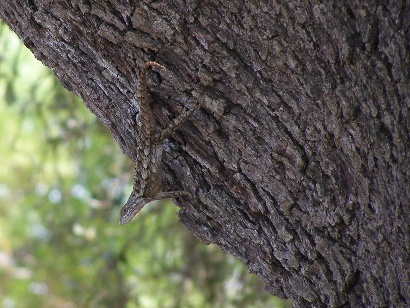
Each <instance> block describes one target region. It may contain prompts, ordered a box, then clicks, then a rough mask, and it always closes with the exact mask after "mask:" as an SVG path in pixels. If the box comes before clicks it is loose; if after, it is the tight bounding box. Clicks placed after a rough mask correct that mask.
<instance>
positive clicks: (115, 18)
mask: <svg viewBox="0 0 410 308" xmlns="http://www.w3.org/2000/svg"><path fill="white" fill-rule="evenodd" d="M0 17H1V18H2V19H3V20H4V21H5V22H7V23H8V24H9V26H10V27H11V28H12V29H13V30H14V31H15V32H16V33H17V34H18V35H19V36H20V38H21V39H22V40H23V41H24V43H25V44H26V46H27V47H29V48H30V49H31V50H32V52H33V53H34V54H35V55H36V57H37V58H38V59H40V60H41V61H42V62H43V63H44V64H46V65H47V66H49V67H51V68H52V69H53V70H54V72H55V74H56V75H57V76H58V77H59V79H60V80H61V81H62V83H63V84H64V86H65V87H67V88H68V89H70V90H72V91H73V92H75V93H76V94H78V95H79V96H81V97H82V98H83V99H84V103H85V104H86V105H87V107H88V108H89V109H90V110H91V111H92V112H93V113H94V114H95V115H96V116H97V117H98V119H99V120H100V121H101V122H102V123H104V125H105V126H107V127H108V128H109V129H110V131H111V133H112V135H113V137H114V138H115V140H116V141H117V142H118V144H119V146H120V147H121V149H122V150H123V152H124V153H125V154H127V155H128V156H130V157H131V158H132V159H135V155H136V147H135V142H136V134H137V131H136V122H135V115H136V114H137V112H138V107H137V106H138V105H137V101H136V93H135V89H136V84H137V83H138V80H137V79H138V78H137V76H138V70H139V68H140V67H141V66H142V65H143V63H144V62H145V61H148V60H153V61H157V62H159V63H161V64H163V65H165V66H166V67H167V70H166V71H161V72H159V73H150V74H149V90H150V96H151V99H152V101H153V103H152V105H153V109H154V114H155V116H156V118H157V123H158V125H159V127H165V126H166V125H167V124H168V123H169V121H171V120H172V119H173V118H174V117H175V116H177V115H178V114H180V113H181V112H182V111H183V110H184V109H185V108H189V106H190V105H192V104H194V103H196V102H198V103H199V104H200V105H201V108H200V110H198V111H197V112H196V113H195V114H194V115H193V116H192V118H191V120H190V121H188V122H187V123H185V124H184V125H183V126H182V128H181V129H180V130H179V131H178V132H176V133H174V134H173V135H172V137H171V138H169V139H168V141H166V142H165V143H164V152H165V153H164V158H163V169H164V186H165V187H164V189H165V190H180V189H183V190H187V191H189V192H190V193H191V194H192V197H190V198H182V199H181V200H178V205H179V206H180V208H181V210H180V213H179V217H180V221H181V222H182V223H183V224H185V225H186V226H187V227H188V228H189V229H190V230H191V231H192V232H193V233H194V234H195V235H196V236H197V237H198V238H199V239H201V240H202V241H203V242H204V243H214V244H217V245H219V246H220V247H222V248H223V249H224V250H226V251H228V252H229V253H231V254H233V255H235V256H236V257H238V258H239V259H240V260H242V261H243V262H244V263H245V265H246V266H247V268H248V269H249V271H251V272H253V273H255V274H256V275H258V276H259V277H260V278H261V279H263V280H264V281H265V282H266V284H267V290H268V291H269V292H270V293H272V294H275V295H277V296H280V297H285V298H292V299H293V300H294V305H295V306H298V307H310V306H312V307H313V306H315V307H320V306H332V307H337V306H352V307H361V306H371V307H385V306H389V307H408V306H409V305H410V274H409V269H410V227H409V222H410V202H409V192H410V185H409V182H410V180H409V179H410V160H409V155H410V154H409V153H410V140H409V139H410V132H409V127H410V117H409V106H410V94H409V89H410V86H409V83H410V77H409V74H410V73H409V65H410V60H409V48H410V47H409V46H410V37H409V36H410V31H409V24H410V5H409V2H408V1H406V0H401V1H400V0H397V1H390V2H389V1H384V2H383V3H381V2H380V1H361V0H350V1H346V2H344V1H336V0H330V1H327V2H326V1H325V2H324V3H321V2H320V1H310V2H308V1H295V0H291V1H279V0H271V1H237V2H234V1H218V0H213V1H193V0H192V1H169V2H168V1H129V0H128V1H125V0H123V1H120V0H111V1H94V0H89V1H87V0H83V1H72V2H71V1H58V0H56V1H50V0H2V1H1V3H0ZM97 154H98V153H96V155H97ZM133 223H138V221H134V222H133Z"/></svg>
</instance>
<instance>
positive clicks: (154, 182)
mask: <svg viewBox="0 0 410 308" xmlns="http://www.w3.org/2000/svg"><path fill="white" fill-rule="evenodd" d="M151 67H157V68H160V69H165V67H164V66H163V65H161V64H159V63H157V62H153V61H149V62H146V63H145V64H144V65H143V66H142V68H141V69H140V72H139V87H138V90H137V93H138V94H137V99H138V101H139V114H138V118H137V127H138V132H137V145H136V147H137V158H136V162H135V176H134V183H133V189H132V193H131V195H130V196H129V198H128V200H127V202H126V203H125V205H124V206H123V207H122V208H121V210H120V224H121V225H124V224H126V223H128V222H130V221H131V220H132V219H133V218H134V217H135V215H137V214H138V212H139V211H140V210H141V209H142V208H143V207H144V206H145V205H146V204H147V203H149V202H151V201H154V200H162V199H168V198H175V197H181V196H186V195H189V193H188V192H186V191H167V192H163V191H162V185H161V184H162V181H161V180H162V174H161V171H162V170H161V160H162V151H163V147H162V143H163V141H164V140H165V139H166V138H168V136H169V135H170V134H172V133H173V132H174V131H175V130H176V129H177V128H178V126H180V125H181V124H183V123H184V122H185V121H186V120H187V119H188V118H189V117H190V116H191V115H192V113H193V112H194V111H195V110H197V109H198V107H199V106H198V105H197V106H196V108H195V107H194V108H190V109H188V110H186V111H185V112H183V113H182V114H180V115H179V116H178V117H176V118H175V119H174V120H173V121H172V122H171V123H170V124H169V126H168V127H167V128H165V129H164V130H162V131H161V132H159V133H157V132H156V123H155V118H154V114H153V113H152V110H151V106H150V103H149V98H148V89H147V73H148V70H149V69H150V68H151Z"/></svg>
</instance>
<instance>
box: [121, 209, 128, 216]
mask: <svg viewBox="0 0 410 308" xmlns="http://www.w3.org/2000/svg"><path fill="white" fill-rule="evenodd" d="M120 212H121V215H125V214H126V213H127V212H128V210H127V209H126V208H125V207H123V208H122V209H121V211H120Z"/></svg>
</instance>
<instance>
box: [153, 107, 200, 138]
mask: <svg viewBox="0 0 410 308" xmlns="http://www.w3.org/2000/svg"><path fill="white" fill-rule="evenodd" d="M199 107H200V106H199V105H196V106H194V107H191V108H190V109H188V110H186V111H185V112H183V113H182V114H180V115H179V116H178V117H176V118H175V119H174V120H173V121H172V122H171V123H170V124H169V125H168V127H167V128H165V129H163V130H162V131H161V132H159V133H157V134H156V135H155V137H154V140H155V142H157V143H162V142H163V141H164V140H165V139H167V138H168V137H169V135H171V134H172V133H173V132H174V131H175V130H177V129H178V127H179V126H180V125H182V124H184V122H185V121H186V120H188V118H189V117H190V116H191V115H192V114H193V113H194V112H195V111H196V110H198V109H199Z"/></svg>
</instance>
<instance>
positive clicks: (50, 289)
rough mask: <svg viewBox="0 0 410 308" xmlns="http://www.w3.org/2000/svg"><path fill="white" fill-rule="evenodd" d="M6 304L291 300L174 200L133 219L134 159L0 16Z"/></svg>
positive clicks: (0, 263)
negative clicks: (126, 206)
mask: <svg viewBox="0 0 410 308" xmlns="http://www.w3.org/2000/svg"><path fill="white" fill-rule="evenodd" d="M0 159H1V161H2V163H1V166H0V303H1V304H2V306H3V307H130V308H131V307H289V306H290V302H289V301H281V300H279V299H277V298H275V297H272V296H270V295H268V294H267V293H265V292H264V291H263V284H262V283H261V282H260V281H259V280H258V279H257V278H256V277H255V276H253V275H250V274H248V273H247V271H246V269H245V267H244V265H243V264H242V263H240V262H239V261H237V260H236V259H234V258H233V257H231V256H229V255H227V254H225V253H224V252H222V251H221V250H220V249H219V248H218V247H216V246H213V245H210V246H205V245H203V244H202V243H200V242H199V241H198V240H197V239H195V238H194V237H193V236H192V235H191V234H190V233H189V232H188V231H187V230H185V228H184V227H183V226H182V225H181V224H179V223H178V221H177V216H176V212H177V207H176V206H175V205H173V204H172V203H171V202H165V203H164V202H161V203H157V204H151V205H149V206H147V207H146V208H144V210H143V211H142V212H141V213H140V214H139V215H138V217H137V218H136V219H135V220H133V221H132V222H131V223H129V224H128V225H126V226H120V225H119V224H118V219H119V209H120V207H121V205H122V204H123V203H124V201H125V200H126V198H127V197H128V194H129V193H130V191H131V186H130V184H131V182H132V178H133V174H132V170H133V165H132V162H131V161H130V160H129V159H127V158H126V156H125V155H124V154H123V153H121V151H120V150H119V148H118V146H117V145H116V144H115V142H114V141H113V140H112V138H111V136H110V134H109V132H108V131H107V130H106V129H105V128H104V127H103V126H102V125H100V123H98V122H97V121H96V119H95V117H94V115H93V114H91V113H90V112H89V111H88V110H87V109H86V108H85V107H84V105H83V104H82V103H81V100H80V99H79V98H78V97H76V96H75V95H73V94H71V93H69V92H68V91H66V90H65V89H63V88H62V86H61V85H60V83H59V82H58V81H57V79H56V78H55V77H54V75H53V74H52V72H51V71H50V70H49V69H47V68H46V67H44V66H43V65H42V64H41V63H39V62H38V61H37V60H35V59H34V56H33V55H32V54H31V52H30V51H29V50H28V49H26V48H25V47H24V46H23V45H22V43H21V42H20V40H19V39H18V38H17V37H16V36H15V34H14V33H13V32H11V31H10V30H9V29H8V27H7V26H6V25H5V24H0Z"/></svg>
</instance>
